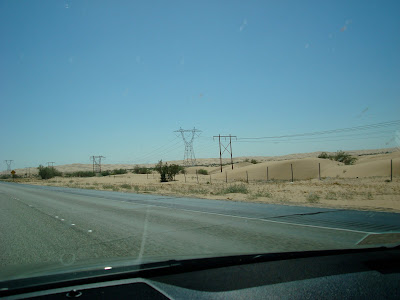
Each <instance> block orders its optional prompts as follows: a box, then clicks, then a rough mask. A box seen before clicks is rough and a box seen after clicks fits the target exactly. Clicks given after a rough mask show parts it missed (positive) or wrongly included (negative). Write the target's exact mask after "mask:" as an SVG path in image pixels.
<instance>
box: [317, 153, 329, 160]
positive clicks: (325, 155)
mask: <svg viewBox="0 0 400 300" xmlns="http://www.w3.org/2000/svg"><path fill="white" fill-rule="evenodd" d="M318 158H324V159H327V158H329V155H328V154H327V153H326V152H322V153H321V154H320V155H318Z"/></svg>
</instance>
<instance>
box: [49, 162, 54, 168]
mask: <svg viewBox="0 0 400 300" xmlns="http://www.w3.org/2000/svg"><path fill="white" fill-rule="evenodd" d="M54 164H55V161H48V162H47V166H48V167H52V168H54ZM50 165H51V166H50Z"/></svg>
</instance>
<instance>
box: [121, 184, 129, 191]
mask: <svg viewBox="0 0 400 300" xmlns="http://www.w3.org/2000/svg"><path fill="white" fill-rule="evenodd" d="M120 186H121V188H123V189H128V190H130V189H132V186H131V185H130V184H127V183H124V184H121V185H120Z"/></svg>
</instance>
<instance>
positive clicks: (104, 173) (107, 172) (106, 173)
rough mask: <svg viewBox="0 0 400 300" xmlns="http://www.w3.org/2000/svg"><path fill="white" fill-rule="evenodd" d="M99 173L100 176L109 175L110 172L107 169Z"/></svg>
mask: <svg viewBox="0 0 400 300" xmlns="http://www.w3.org/2000/svg"><path fill="white" fill-rule="evenodd" d="M100 174H101V176H110V175H111V172H110V171H109V170H106V171H102V172H101V173H100Z"/></svg>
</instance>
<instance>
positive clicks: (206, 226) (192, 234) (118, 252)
mask: <svg viewBox="0 0 400 300" xmlns="http://www.w3.org/2000/svg"><path fill="white" fill-rule="evenodd" d="M0 228H1V232H0V280H1V279H5V278H10V276H16V275H18V274H24V273H26V272H30V271H32V270H33V269H35V268H41V267H42V266H46V267H47V266H61V267H62V266H70V265H75V264H79V263H90V262H92V261H98V260H99V259H100V260H104V261H107V260H108V261H110V262H111V261H112V260H113V259H115V258H123V257H132V258H146V257H161V256H163V257H181V256H197V255H209V254H213V255H224V254H239V253H240V254H243V253H257V252H258V253H260V252H262V253H265V252H281V251H302V250H312V249H337V248H352V247H356V245H357V243H358V242H359V241H360V240H362V239H363V238H364V237H365V236H366V235H368V234H369V233H382V232H400V217H399V214H395V213H382V212H363V211H351V210H339V209H325V208H313V207H299V206H287V205H273V204H257V203H243V202H232V201H219V200H205V199H195V198H180V197H166V196H157V195H143V194H133V193H119V192H106V191H95V190H84V189H70V188H61V187H44V186H31V185H23V184H14V183H5V182H0Z"/></svg>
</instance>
